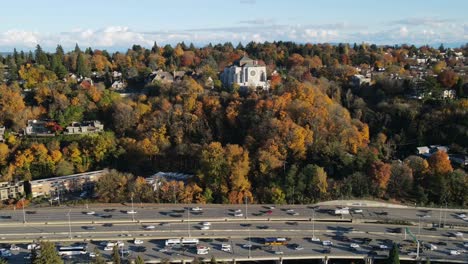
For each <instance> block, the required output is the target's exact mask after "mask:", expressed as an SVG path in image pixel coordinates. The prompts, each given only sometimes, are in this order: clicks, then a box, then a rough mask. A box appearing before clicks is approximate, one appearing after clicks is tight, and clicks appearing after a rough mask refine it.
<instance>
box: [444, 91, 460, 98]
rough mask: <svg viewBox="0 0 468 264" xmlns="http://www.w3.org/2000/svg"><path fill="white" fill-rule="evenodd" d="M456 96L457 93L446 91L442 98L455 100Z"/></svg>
mask: <svg viewBox="0 0 468 264" xmlns="http://www.w3.org/2000/svg"><path fill="white" fill-rule="evenodd" d="M456 95H457V93H456V92H455V90H449V89H446V90H444V91H443V92H442V98H444V99H446V98H449V99H453V98H455V96H456Z"/></svg>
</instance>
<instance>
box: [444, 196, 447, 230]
mask: <svg viewBox="0 0 468 264" xmlns="http://www.w3.org/2000/svg"><path fill="white" fill-rule="evenodd" d="M446 221H447V201H446V202H445V211H444V228H445V223H446Z"/></svg>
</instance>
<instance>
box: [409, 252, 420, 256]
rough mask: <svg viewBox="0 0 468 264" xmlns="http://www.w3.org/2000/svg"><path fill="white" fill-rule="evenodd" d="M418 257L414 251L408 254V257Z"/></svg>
mask: <svg viewBox="0 0 468 264" xmlns="http://www.w3.org/2000/svg"><path fill="white" fill-rule="evenodd" d="M417 255H418V253H417V252H414V251H410V252H408V256H410V257H416V256H417Z"/></svg>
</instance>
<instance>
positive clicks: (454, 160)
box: [449, 154, 468, 166]
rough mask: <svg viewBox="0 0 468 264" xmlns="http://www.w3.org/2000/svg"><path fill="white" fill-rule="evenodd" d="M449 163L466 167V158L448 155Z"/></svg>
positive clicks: (467, 162) (467, 159) (467, 157)
mask: <svg viewBox="0 0 468 264" xmlns="http://www.w3.org/2000/svg"><path fill="white" fill-rule="evenodd" d="M449 158H450V161H451V162H452V163H457V164H459V165H463V166H468V156H464V155H456V154H454V155H449Z"/></svg>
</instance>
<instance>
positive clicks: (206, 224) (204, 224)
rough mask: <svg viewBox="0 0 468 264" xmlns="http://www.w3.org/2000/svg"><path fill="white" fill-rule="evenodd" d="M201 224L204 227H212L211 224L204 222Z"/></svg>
mask: <svg viewBox="0 0 468 264" xmlns="http://www.w3.org/2000/svg"><path fill="white" fill-rule="evenodd" d="M201 224H202V226H210V225H211V223H210V222H202V223H201Z"/></svg>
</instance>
